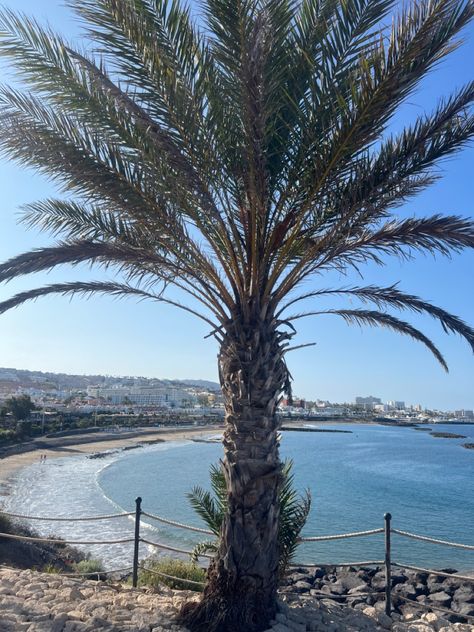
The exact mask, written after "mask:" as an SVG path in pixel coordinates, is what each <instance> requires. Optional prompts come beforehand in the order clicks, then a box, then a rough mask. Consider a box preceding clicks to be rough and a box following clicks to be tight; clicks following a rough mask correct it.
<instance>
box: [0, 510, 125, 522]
mask: <svg viewBox="0 0 474 632" xmlns="http://www.w3.org/2000/svg"><path fill="white" fill-rule="evenodd" d="M0 514H2V515H3V516H8V517H9V518H21V519H23V520H47V521H51V522H88V521H92V520H110V519H112V518H126V517H127V516H134V515H135V512H134V511H128V512H127V513H119V514H108V515H105V516H84V517H83V518H79V517H78V518H53V517H51V516H24V515H22V514H16V513H10V512H8V511H3V510H2V509H0Z"/></svg>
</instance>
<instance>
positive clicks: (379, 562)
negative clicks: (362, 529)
mask: <svg viewBox="0 0 474 632" xmlns="http://www.w3.org/2000/svg"><path fill="white" fill-rule="evenodd" d="M384 563H385V562H384V560H369V561H368V562H343V563H342V564H290V568H334V567H337V566H340V567H341V568H346V567H347V568H349V567H350V566H381V565H382V564H384Z"/></svg>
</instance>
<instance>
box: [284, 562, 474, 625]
mask: <svg viewBox="0 0 474 632" xmlns="http://www.w3.org/2000/svg"><path fill="white" fill-rule="evenodd" d="M442 572H445V573H449V574H450V575H451V576H450V577H442V576H438V575H434V574H429V573H422V572H416V571H411V570H408V569H401V568H392V591H391V595H392V607H393V613H394V615H395V618H397V617H398V616H404V615H413V616H419V615H421V614H422V613H423V612H427V611H428V610H429V609H432V610H434V611H436V608H441V609H443V610H449V611H450V612H443V610H438V611H436V612H439V613H442V617H443V618H444V619H445V620H446V621H447V622H449V623H451V624H454V623H465V624H467V623H468V622H470V623H471V624H473V623H474V581H473V582H468V581H466V580H461V579H458V578H457V577H456V572H457V571H456V570H454V569H442ZM285 584H286V585H284V586H283V587H282V588H281V592H282V594H286V595H288V596H289V597H290V598H291V596H294V595H296V596H300V595H310V596H313V597H317V598H325V597H326V598H330V599H332V600H336V601H339V602H340V603H344V604H345V605H347V606H349V607H351V608H353V609H354V610H359V611H365V609H366V608H367V607H368V606H370V607H372V608H373V609H374V610H375V611H376V613H384V611H385V594H384V591H385V571H384V570H383V569H381V568H380V567H373V568H370V567H367V568H361V569H356V568H344V567H329V568H327V567H326V568H315V569H306V568H299V569H294V570H293V572H292V573H291V574H290V575H289V576H288V577H287V579H286V580H285ZM470 628H472V629H473V630H474V625H472V626H470Z"/></svg>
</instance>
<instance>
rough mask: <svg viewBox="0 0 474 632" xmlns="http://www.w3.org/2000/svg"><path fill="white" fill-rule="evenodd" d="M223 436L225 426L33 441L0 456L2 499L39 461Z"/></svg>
mask: <svg viewBox="0 0 474 632" xmlns="http://www.w3.org/2000/svg"><path fill="white" fill-rule="evenodd" d="M220 432H222V426H218V425H216V426H209V425H206V426H189V427H180V428H136V429H133V430H131V431H130V432H128V431H117V432H94V433H87V432H85V433H84V434H80V435H78V434H76V435H70V436H63V437H38V438H36V439H35V440H33V441H30V442H28V443H25V444H20V445H17V446H12V447H11V448H8V449H6V450H4V453H3V455H2V456H0V496H6V495H8V494H9V492H10V487H11V485H12V484H13V483H14V479H15V475H16V473H17V472H18V471H19V470H21V469H22V468H24V467H27V466H28V465H31V464H32V463H35V462H37V461H39V460H40V459H41V458H42V457H43V458H44V457H46V460H48V459H54V458H59V457H65V456H74V455H75V456H77V455H80V454H93V453H94V452H105V451H106V450H119V449H122V448H130V447H132V446H137V445H146V444H147V443H155V442H156V443H158V442H159V441H184V440H186V439H193V438H205V437H207V436H211V435H215V434H218V433H220Z"/></svg>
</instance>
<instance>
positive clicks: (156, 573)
mask: <svg viewBox="0 0 474 632" xmlns="http://www.w3.org/2000/svg"><path fill="white" fill-rule="evenodd" d="M139 568H140V570H141V571H144V572H145V573H151V574H152V575H158V576H159V577H166V579H173V580H175V581H177V582H180V583H182V584H183V583H186V584H194V585H195V586H205V582H196V581H194V580H192V579H183V578H182V577H175V576H174V575H167V574H166V573H161V572H160V571H152V570H151V569H150V568H146V567H145V566H140V567H139Z"/></svg>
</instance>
